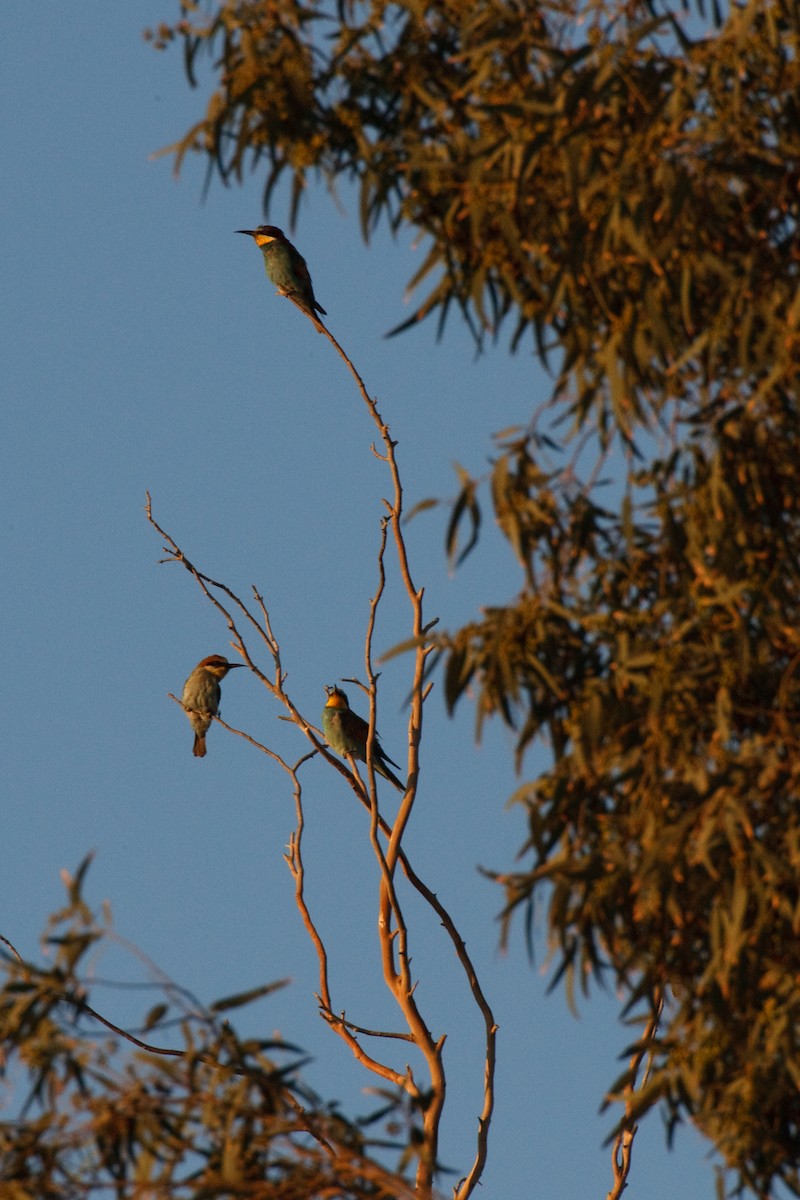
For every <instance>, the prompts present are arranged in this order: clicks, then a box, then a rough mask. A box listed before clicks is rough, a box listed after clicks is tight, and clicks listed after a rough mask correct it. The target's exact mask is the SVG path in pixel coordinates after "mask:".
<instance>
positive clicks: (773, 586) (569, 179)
mask: <svg viewBox="0 0 800 1200" xmlns="http://www.w3.org/2000/svg"><path fill="white" fill-rule="evenodd" d="M181 8H182V18H181V19H180V20H179V21H178V22H177V23H176V24H175V25H172V26H170V25H164V26H162V27H161V28H160V29H159V30H158V31H157V32H156V33H155V34H154V35H153V37H154V40H155V42H156V44H157V45H159V46H161V47H163V46H166V45H167V44H168V43H169V42H171V41H175V40H177V41H180V42H181V43H182V44H183V49H184V54H185V66H186V70H187V73H188V76H189V78H190V80H191V81H192V82H195V83H196V82H199V81H200V79H201V75H200V72H201V65H202V63H203V60H204V56H208V61H210V63H211V64H212V69H213V72H214V83H213V87H212V91H211V96H210V98H209V101H208V104H207V108H206V113H205V116H203V117H202V118H201V119H200V120H199V121H198V123H197V124H196V125H195V126H194V127H193V128H192V129H191V130H190V131H189V132H188V133H187V134H186V136H185V137H184V138H182V139H181V141H180V142H179V143H177V145H176V146H175V147H174V150H175V153H176V161H177V164H178V165H180V162H181V160H182V158H183V157H184V156H185V155H186V154H187V153H189V152H199V153H200V154H202V155H205V156H206V157H207V161H208V170H209V178H212V177H214V176H218V177H219V178H220V179H221V180H222V181H223V182H224V183H231V182H234V181H238V180H240V179H241V178H242V177H243V175H244V172H245V170H249V169H250V168H252V167H255V168H256V169H257V170H260V171H262V172H263V175H264V179H265V183H264V197H265V205H266V206H267V208H268V206H269V203H270V199H271V197H272V196H273V194H274V190H275V187H276V185H277V184H278V182H279V181H280V180H282V179H284V177H288V178H289V179H290V180H291V184H292V192H293V197H294V201H295V207H296V209H297V208H299V203H300V200H301V197H302V195H303V192H304V190H305V188H306V187H307V186H308V183H309V179H310V178H313V177H314V176H319V177H320V178H321V179H322V180H323V181H324V182H325V183H326V184H327V185H328V186H329V187H331V188H332V189H333V188H335V186H336V184H337V181H339V180H349V181H354V182H355V183H356V185H357V187H358V192H359V197H360V220H361V225H362V229H363V232H364V236H365V237H366V238H369V236H370V235H371V233H372V232H373V231H374V230H375V229H376V228H377V227H378V226H379V224H381V223H382V222H383V223H387V224H388V225H389V226H390V227H391V228H392V229H394V230H398V229H400V228H402V227H404V226H410V227H413V228H414V229H415V230H416V231H419V232H421V233H423V234H424V235H426V239H427V247H428V252H427V255H426V258H425V261H424V263H423V266H422V267H421V268H420V270H419V271H418V272H417V273H416V275H415V277H414V279H413V280H411V281H410V282H411V284H412V285H413V286H415V287H420V288H423V289H427V290H425V291H424V292H423V296H422V299H421V300H420V301H419V303H418V305H417V307H416V309H415V312H414V314H413V316H412V318H411V319H410V321H407V322H404V323H403V324H402V325H400V326H398V331H400V330H403V329H405V328H406V327H408V326H413V325H414V324H416V323H417V322H418V321H420V320H422V319H423V318H425V317H426V316H428V315H433V316H436V317H438V320H439V323H440V327H443V326H444V323H445V321H446V319H447V317H448V316H449V315H450V314H451V313H452V312H453V311H456V312H459V313H460V314H461V315H462V316H463V318H464V319H465V320H466V321H467V322H468V323H469V325H470V328H471V329H472V330H473V333H474V335H475V337H476V339H477V340H478V342H479V343H480V344H483V343H484V342H485V341H486V340H487V338H490V339H491V338H496V337H498V336H499V334H500V333H501V331H504V330H508V332H509V336H510V342H511V345H512V347H514V348H515V349H517V350H518V351H519V350H521V349H523V348H529V349H530V350H532V352H533V353H535V354H536V355H537V356H538V357H539V358H540V359H541V361H542V362H543V363H544V364H545V366H547V367H548V368H549V370H550V371H551V378H552V390H551V394H550V396H549V397H548V400H547V403H546V404H545V405H543V406H540V407H539V408H537V410H536V411H533V406H532V416H531V422H530V425H529V426H528V427H527V428H526V429H524V430H520V431H518V432H516V433H515V434H514V435H512V436H510V437H507V438H506V439H505V440H503V441H502V442H500V443H498V445H497V449H496V455H495V460H494V463H493V467H492V471H491V478H490V481H489V483H490V492H489V497H488V500H487V499H484V494H483V490H482V488H481V486H480V481H479V480H477V479H472V478H468V479H465V480H463V481H462V491H461V494H460V496H459V498H458V501H457V502H456V505H455V507H454V510H453V519H452V522H451V528H450V531H449V548H450V550H451V552H452V553H453V555H454V556H456V557H457V556H459V554H462V555H463V553H464V552H465V550H469V549H472V548H473V547H474V545H475V544H476V542H478V541H479V539H478V532H479V528H480V516H481V510H482V507H483V506H485V505H486V503H489V504H490V505H491V507H492V509H493V511H494V515H495V517H496V519H497V521H498V523H499V525H500V527H501V529H502V530H503V533H504V534H505V536H506V538H507V540H508V544H509V549H510V551H511V552H512V554H513V555H514V557H515V559H516V561H517V563H518V565H519V571H520V591H519V594H518V595H517V596H516V597H514V598H512V599H510V600H509V602H508V604H507V605H506V606H503V607H495V608H492V609H490V610H488V611H485V612H484V613H483V614H482V615H481V617H480V618H479V619H477V620H476V621H475V622H473V623H471V624H469V625H467V626H466V627H465V628H463V629H461V630H457V631H453V632H452V633H451V634H450V635H449V636H443V637H442V638H441V639H440V641H439V651H440V654H441V656H442V657H443V659H444V667H445V684H446V694H447V700H448V703H449V704H450V705H451V706H453V705H455V704H457V703H458V702H459V701H461V699H462V698H463V697H464V696H465V695H466V694H467V691H468V689H469V693H470V695H471V696H472V697H473V700H474V703H475V706H476V711H477V717H478V723H479V726H480V723H481V722H482V721H483V720H484V719H485V718H486V717H488V716H490V715H493V714H498V715H499V716H500V717H501V718H502V719H503V720H504V721H506V722H508V723H509V724H510V725H512V726H513V727H514V728H515V729H516V730H517V734H518V741H517V754H518V762H519V765H520V769H521V770H522V771H523V772H524V770H525V751H526V750H527V748H528V747H529V746H530V745H531V743H532V742H533V741H534V739H537V738H538V739H543V740H544V742H545V744H546V745H547V746H548V748H549V750H550V753H551V756H552V763H551V766H550V767H549V769H548V770H546V771H545V772H544V773H543V774H541V775H540V776H538V777H537V778H536V779H534V780H531V781H529V782H525V783H523V785H522V786H521V788H520V790H519V791H518V793H517V795H516V799H517V801H518V802H519V803H521V804H524V805H525V807H526V811H527V813H528V820H529V836H528V840H527V843H526V845H525V847H524V848H523V849H524V855H523V859H522V865H518V866H517V867H516V869H514V870H513V871H505V872H500V873H499V874H498V879H499V880H500V882H501V883H502V884H503V886H504V887H505V891H506V900H507V907H506V915H507V919H508V920H511V919H512V917H513V914H514V913H515V912H516V911H518V910H519V909H520V908H523V909H527V911H528V913H529V914H530V911H531V905H532V904H533V902H534V899H535V898H537V897H538V896H539V895H541V896H542V898H543V899H544V900H545V902H546V903H547V905H548V913H549V929H550V937H551V940H552V944H553V947H554V948H555V950H556V953H557V956H558V959H559V963H560V966H559V971H558V975H559V977H561V976H565V977H566V979H567V981H568V983H569V985H570V986H572V987H574V986H575V985H576V984H577V985H578V986H579V987H582V988H586V987H588V984H589V980H590V978H592V977H600V978H602V977H603V976H604V975H605V974H606V973H607V972H610V974H611V976H612V977H613V979H614V981H615V982H616V983H617V984H618V985H620V986H622V987H623V988H624V989H625V992H626V1007H627V1011H628V1013H629V1015H631V1017H632V1019H633V1018H636V1019H639V1020H641V1021H642V1022H643V1023H646V1022H647V1021H648V1020H649V1019H650V1018H651V1016H652V1015H653V1014H654V1013H660V1014H661V1015H660V1025H659V1028H658V1032H657V1034H656V1035H655V1041H653V1042H652V1047H653V1048H654V1049H655V1051H656V1063H655V1067H654V1070H653V1072H652V1074H651V1076H650V1081H649V1084H648V1086H647V1088H646V1089H645V1091H644V1092H643V1093H642V1094H641V1096H640V1098H639V1101H638V1109H637V1113H638V1112H643V1111H645V1110H646V1109H648V1108H649V1107H651V1106H652V1105H654V1104H656V1103H662V1102H663V1103H664V1104H665V1105H666V1108H667V1112H668V1115H669V1118H670V1120H671V1121H672V1122H675V1121H678V1120H681V1119H691V1120H693V1121H694V1122H696V1124H697V1125H698V1126H699V1127H700V1128H701V1129H702V1130H703V1131H704V1132H705V1133H706V1134H707V1135H708V1136H709V1137H710V1138H712V1139H713V1141H714V1142H715V1144H716V1145H717V1147H718V1148H719V1150H720V1151H721V1153H722V1155H723V1156H724V1159H725V1161H726V1163H727V1164H728V1166H729V1167H730V1168H731V1169H732V1171H733V1173H734V1175H733V1178H734V1181H735V1182H734V1188H735V1189H736V1190H739V1191H742V1190H745V1189H749V1190H751V1191H752V1192H754V1193H755V1194H757V1195H758V1196H763V1197H766V1196H767V1195H769V1194H770V1193H771V1190H772V1188H773V1186H774V1184H775V1181H776V1179H780V1180H782V1181H783V1182H784V1183H785V1184H786V1185H787V1186H788V1187H789V1189H790V1190H791V1191H792V1192H793V1193H794V1194H800V1101H799V1100H798V1095H799V1093H798V1079H800V1058H799V1057H798V1049H797V1029H798V1021H799V1020H800V983H799V982H798V981H800V950H798V946H799V945H800V942H799V941H798V929H799V926H800V887H799V886H798V881H799V880H800V815H799V810H798V770H799V768H798V761H799V759H798V745H797V741H798V736H797V732H796V730H797V725H798V717H799V716H800V683H799V682H798V665H800V634H799V633H798V630H800V594H799V590H798V566H797V564H798V562H799V561H800V513H799V512H798V473H799V472H800V444H798V441H799V435H798V375H799V373H800V334H799V333H798V322H799V321H800V288H799V287H798V279H799V275H798V270H799V267H800V243H798V238H797V221H798V203H799V201H800V110H799V109H798V97H799V96H800V13H799V12H798V9H797V6H796V5H795V4H793V3H790V2H789V0H750V2H744V3H740V4H736V5H732V6H729V7H728V8H726V9H725V10H724V11H720V10H718V9H717V7H716V6H715V7H714V8H713V9H712V10H711V12H710V13H706V11H705V9H704V7H703V6H702V5H701V6H700V7H699V9H698V10H697V11H696V12H693V11H690V10H689V9H688V8H687V9H679V8H677V7H675V8H671V7H669V6H668V5H664V4H662V3H658V2H656V0H652V2H647V3H643V2H639V0H630V2H629V3H617V2H615V0H596V2H594V3H586V2H585V0H584V2H581V3H574V2H573V0H558V2H555V3H548V4H541V5H537V6H534V5H532V4H530V3H529V2H528V0H481V2H480V3H477V4H471V5H470V4H464V3H462V2H461V0H435V2H431V0H404V2H397V0H394V2H389V0H372V2H369V3H368V2H364V3H356V2H355V0H338V3H336V4H335V5H334V4H331V3H317V2H315V0H310V2H308V3H305V4H300V3H296V2H294V0H261V2H255V3H252V2H250V3H244V2H236V0H229V2H228V3H219V2H217V3H215V4H212V6H211V8H210V11H208V12H206V13H205V14H204V13H201V11H200V9H199V7H198V6H197V5H195V4H192V3H188V2H187V0H184V3H183V4H182V6H181ZM707 19H708V24H706V22H707ZM620 464H622V467H621V468H620ZM606 469H613V471H614V473H615V475H616V476H617V487H616V488H615V489H613V488H610V487H608V486H604V485H605V483H606V481H605V480H604V471H605V470H606ZM620 476H621V481H620ZM460 546H463V547H464V550H460ZM477 552H479V551H477ZM541 885H545V886H544V887H542V886H541ZM624 1084H625V1076H622V1077H621V1079H620V1080H619V1081H617V1089H621V1088H622V1087H623V1086H624ZM612 1090H613V1089H612Z"/></svg>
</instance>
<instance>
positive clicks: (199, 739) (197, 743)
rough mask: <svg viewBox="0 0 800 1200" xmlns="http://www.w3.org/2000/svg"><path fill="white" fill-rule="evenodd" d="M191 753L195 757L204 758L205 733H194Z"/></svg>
mask: <svg viewBox="0 0 800 1200" xmlns="http://www.w3.org/2000/svg"><path fill="white" fill-rule="evenodd" d="M192 754H193V755H194V756H195V758H205V756H206V735H205V734H204V733H196V734H195V735H194V746H193V747H192Z"/></svg>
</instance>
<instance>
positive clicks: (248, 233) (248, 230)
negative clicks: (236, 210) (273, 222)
mask: <svg viewBox="0 0 800 1200" xmlns="http://www.w3.org/2000/svg"><path fill="white" fill-rule="evenodd" d="M255 232H256V231H255V229H234V233H246V234H247V236H248V237H254V236H255Z"/></svg>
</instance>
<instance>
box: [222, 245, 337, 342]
mask: <svg viewBox="0 0 800 1200" xmlns="http://www.w3.org/2000/svg"><path fill="white" fill-rule="evenodd" d="M236 232H237V233H246V234H247V235H248V236H249V237H251V238H254V239H255V242H256V244H257V245H258V246H259V248H260V250H261V253H262V254H263V255H264V266H265V268H266V272H267V275H268V276H269V278H270V279H271V280H272V282H273V283H274V284H275V287H276V288H277V289H278V291H279V292H280V294H281V295H282V296H288V297H289V298H290V299H291V300H294V302H295V304H297V305H299V307H300V308H302V310H303V312H306V313H308V315H309V316H310V317H311V318H312V320H314V321H316V320H317V316H316V313H318V312H319V313H322V315H323V316H327V313H326V312H325V309H324V308H323V307H322V305H321V304H318V303H317V300H316V297H315V296H314V288H313V285H312V283H311V276H310V275H309V272H308V267H307V266H306V260H305V259H304V258H303V256H302V254H301V253H300V251H299V250H298V249H297V247H296V246H293V245H292V243H291V242H290V241H289V239H288V238H287V237H286V236H285V234H284V233H283V231H282V230H280V229H278V227H277V225H259V227H258V229H237V231H236Z"/></svg>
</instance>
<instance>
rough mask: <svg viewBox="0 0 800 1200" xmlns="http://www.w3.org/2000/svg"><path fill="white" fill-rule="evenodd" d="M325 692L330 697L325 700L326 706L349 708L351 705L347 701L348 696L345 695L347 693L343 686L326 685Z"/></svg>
mask: <svg viewBox="0 0 800 1200" xmlns="http://www.w3.org/2000/svg"><path fill="white" fill-rule="evenodd" d="M325 692H326V694H327V697H328V699H327V700H326V701H325V707H326V708H349V707H350V705H349V704H348V702H347V696H345V694H344V692H343V691H342V689H341V688H338V687H326V688H325Z"/></svg>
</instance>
